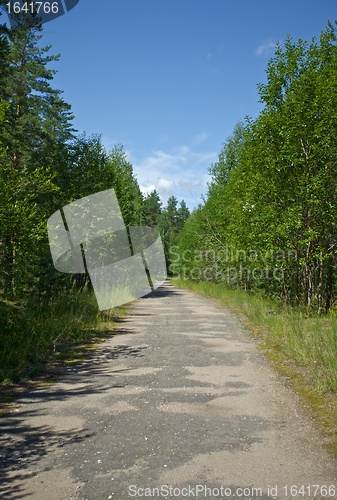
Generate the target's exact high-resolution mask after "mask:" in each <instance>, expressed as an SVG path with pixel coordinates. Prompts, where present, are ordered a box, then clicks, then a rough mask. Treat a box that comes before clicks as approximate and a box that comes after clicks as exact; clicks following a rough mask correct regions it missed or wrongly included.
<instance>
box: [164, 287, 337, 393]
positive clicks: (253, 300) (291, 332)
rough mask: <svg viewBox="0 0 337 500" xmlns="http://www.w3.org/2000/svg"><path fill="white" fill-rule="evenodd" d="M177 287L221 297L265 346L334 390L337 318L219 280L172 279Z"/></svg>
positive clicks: (313, 380) (320, 387) (319, 384)
mask: <svg viewBox="0 0 337 500" xmlns="http://www.w3.org/2000/svg"><path fill="white" fill-rule="evenodd" d="M173 283H174V284H176V285H177V286H183V287H187V288H189V289H190V290H193V291H195V292H199V293H203V294H205V295H207V296H211V297H214V298H216V299H218V300H220V301H221V302H222V303H223V304H224V305H226V306H228V307H231V308H232V309H234V310H235V311H237V312H239V313H242V314H244V315H245V316H246V318H247V319H248V321H249V322H250V324H251V325H252V327H253V329H255V332H257V331H258V332H259V337H260V338H261V339H263V342H264V346H265V347H266V348H267V349H274V350H275V351H276V352H278V353H279V354H280V356H282V357H283V358H284V360H288V361H292V362H294V364H296V366H297V367H298V368H301V372H302V373H304V372H305V374H306V377H308V379H309V381H310V383H311V384H313V386H314V387H315V389H316V390H318V391H321V392H325V391H330V392H335V393H337V318H336V317H335V316H333V315H328V316H309V315H306V314H304V313H303V312H302V311H300V310H296V309H291V308H288V307H286V306H284V305H280V304H278V303H276V302H273V301H272V300H270V299H266V298H262V297H260V296H257V295H252V294H248V293H246V292H245V291H243V290H236V289H230V288H227V287H225V286H224V285H222V284H220V283H211V282H193V281H186V280H181V279H174V280H173Z"/></svg>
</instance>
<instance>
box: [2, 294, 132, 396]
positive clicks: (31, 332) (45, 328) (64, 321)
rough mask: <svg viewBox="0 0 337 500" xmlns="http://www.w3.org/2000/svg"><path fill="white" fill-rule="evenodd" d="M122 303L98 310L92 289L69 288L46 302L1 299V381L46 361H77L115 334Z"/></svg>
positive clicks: (30, 373) (33, 371)
mask: <svg viewBox="0 0 337 500" xmlns="http://www.w3.org/2000/svg"><path fill="white" fill-rule="evenodd" d="M123 313H124V311H123V310H122V309H112V310H109V311H104V312H102V313H101V312H100V311H99V310H98V307H97V302H96V299H95V296H94V294H93V292H91V291H89V290H84V291H83V292H81V293H80V292H78V291H75V290H70V291H67V292H62V293H60V294H59V295H58V296H57V297H55V298H54V299H53V300H52V301H50V302H49V303H48V305H47V306H46V305H43V304H33V303H23V302H21V303H15V302H8V301H1V302H0V383H1V384H2V385H3V386H6V385H7V386H8V385H10V384H13V383H17V382H19V381H22V380H27V379H30V378H32V377H34V376H36V375H37V374H39V373H40V372H41V371H43V370H44V369H45V367H46V365H47V364H48V363H49V364H50V363H55V362H71V361H79V360H80V359H81V357H83V356H84V352H85V351H87V350H88V348H90V345H95V344H96V343H97V341H98V340H99V339H100V338H103V337H105V336H107V335H109V334H111V330H112V328H113V318H114V317H115V316H120V315H122V314H123Z"/></svg>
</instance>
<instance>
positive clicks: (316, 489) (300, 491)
mask: <svg viewBox="0 0 337 500" xmlns="http://www.w3.org/2000/svg"><path fill="white" fill-rule="evenodd" d="M283 489H284V495H285V496H286V497H293V498H294V497H305V498H307V497H308V496H309V497H313V498H316V497H317V496H319V497H320V498H322V497H323V498H329V497H330V498H333V497H335V494H336V487H335V485H333V484H330V485H319V484H311V485H300V486H298V485H295V484H293V485H291V486H284V487H283Z"/></svg>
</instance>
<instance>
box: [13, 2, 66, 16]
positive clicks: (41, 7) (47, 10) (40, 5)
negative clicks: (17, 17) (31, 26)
mask: <svg viewBox="0 0 337 500" xmlns="http://www.w3.org/2000/svg"><path fill="white" fill-rule="evenodd" d="M6 7H7V12H8V14H21V13H25V14H34V13H35V14H51V13H52V14H58V12H59V2H24V3H23V4H21V3H20V2H8V3H7V4H6Z"/></svg>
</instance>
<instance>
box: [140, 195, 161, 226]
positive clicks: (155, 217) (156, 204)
mask: <svg viewBox="0 0 337 500" xmlns="http://www.w3.org/2000/svg"><path fill="white" fill-rule="evenodd" d="M143 211H144V224H145V225H146V226H152V227H155V226H157V225H158V222H159V219H160V215H161V213H162V202H161V200H160V196H159V194H158V192H157V190H156V189H154V190H153V191H152V192H151V193H148V194H147V195H146V196H145V197H144V201H143Z"/></svg>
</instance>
